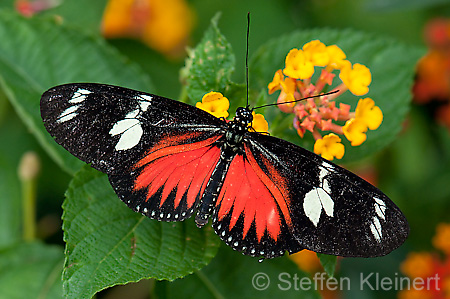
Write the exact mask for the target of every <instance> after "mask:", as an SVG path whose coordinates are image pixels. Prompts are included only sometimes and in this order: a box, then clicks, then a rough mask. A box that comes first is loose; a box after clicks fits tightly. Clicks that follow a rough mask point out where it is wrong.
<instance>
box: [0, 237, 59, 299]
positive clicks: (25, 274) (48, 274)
mask: <svg viewBox="0 0 450 299" xmlns="http://www.w3.org/2000/svg"><path fill="white" fill-rule="evenodd" d="M63 257H64V256H63V251H62V248H60V247H57V246H50V245H44V244H42V243H37V242H36V243H22V244H19V245H16V246H13V247H10V248H8V249H3V250H0V298H9V299H14V298H18V299H19V298H62V281H61V271H62V266H63Z"/></svg>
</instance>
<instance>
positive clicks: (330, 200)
mask: <svg viewBox="0 0 450 299" xmlns="http://www.w3.org/2000/svg"><path fill="white" fill-rule="evenodd" d="M249 134H251V135H252V136H251V138H248V140H249V141H247V142H246V151H249V152H251V153H252V155H253V156H254V157H255V158H256V159H255V161H257V163H258V164H259V165H260V167H261V168H262V169H263V170H264V172H266V173H268V176H270V177H271V180H272V181H274V182H275V181H277V180H278V181H279V180H280V178H285V180H284V182H285V185H284V186H283V187H282V188H283V189H285V190H284V193H285V194H286V195H285V196H284V198H285V199H286V202H287V203H288V204H287V205H288V207H289V215H290V219H291V221H292V222H291V226H290V227H289V228H290V233H291V234H292V235H293V237H294V238H295V239H296V241H297V242H298V243H299V244H300V245H301V246H302V247H304V248H307V249H310V250H313V251H315V252H320V253H325V254H333V255H339V256H359V257H371V256H382V255H385V254H387V253H389V252H391V251H392V250H394V249H395V248H397V247H398V246H400V245H401V244H402V243H403V242H404V240H405V239H406V237H407V235H408V233H409V226H408V223H407V221H406V218H405V217H404V215H403V214H402V213H401V211H400V210H399V208H398V207H397V206H396V205H395V204H394V203H393V202H392V201H391V200H390V199H389V198H388V197H387V196H386V195H384V194H383V193H382V192H381V191H380V190H378V189H377V188H376V187H374V186H372V185H371V184H369V183H368V182H366V181H365V180H363V179H361V178H359V177H358V176H356V175H355V174H353V173H351V172H349V171H347V170H345V169H343V168H341V167H339V166H337V165H335V164H333V163H331V162H329V161H327V160H324V159H322V158H321V157H320V156H318V155H316V154H313V153H311V152H309V151H307V150H305V149H303V148H301V147H298V146H296V145H294V144H292V143H289V142H287V141H284V140H281V139H278V138H275V137H271V136H266V135H263V134H257V133H249Z"/></svg>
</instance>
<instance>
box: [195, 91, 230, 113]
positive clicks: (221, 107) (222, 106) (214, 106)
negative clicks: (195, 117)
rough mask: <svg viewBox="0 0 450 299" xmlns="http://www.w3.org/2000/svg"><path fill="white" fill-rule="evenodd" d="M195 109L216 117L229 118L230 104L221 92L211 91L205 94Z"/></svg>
mask: <svg viewBox="0 0 450 299" xmlns="http://www.w3.org/2000/svg"><path fill="white" fill-rule="evenodd" d="M195 107H197V108H200V109H202V110H205V111H206V112H209V113H211V114H212V115H214V116H215V117H225V118H226V117H228V108H230V102H229V101H228V99H227V98H226V97H224V96H223V95H222V94H221V93H220V92H215V91H211V92H209V93H207V94H205V95H204V96H203V98H202V101H201V102H197V104H195Z"/></svg>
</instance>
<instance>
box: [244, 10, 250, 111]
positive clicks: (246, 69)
mask: <svg viewBox="0 0 450 299" xmlns="http://www.w3.org/2000/svg"><path fill="white" fill-rule="evenodd" d="M249 35H250V12H248V13H247V45H246V49H245V50H246V52H245V83H246V85H247V106H246V107H247V108H248V37H249Z"/></svg>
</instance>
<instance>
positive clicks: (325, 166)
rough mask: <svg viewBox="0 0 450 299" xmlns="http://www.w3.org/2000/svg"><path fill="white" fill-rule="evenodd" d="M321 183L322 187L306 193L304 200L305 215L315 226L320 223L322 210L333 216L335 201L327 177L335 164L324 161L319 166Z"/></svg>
mask: <svg viewBox="0 0 450 299" xmlns="http://www.w3.org/2000/svg"><path fill="white" fill-rule="evenodd" d="M319 167H320V172H319V183H320V187H316V188H313V189H312V190H311V191H309V192H308V193H306V195H305V198H304V200H303V210H304V211H305V215H306V216H307V217H308V218H309V220H311V222H312V223H313V224H314V226H317V224H318V223H319V219H320V215H321V214H322V210H324V211H325V214H327V215H328V216H329V217H333V214H334V202H333V199H332V198H331V196H330V194H331V187H330V185H329V183H328V180H326V179H325V177H326V176H327V175H328V174H329V172H330V170H332V169H334V166H333V165H331V164H330V163H328V162H325V161H323V162H322V164H321V165H320V166H319Z"/></svg>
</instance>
